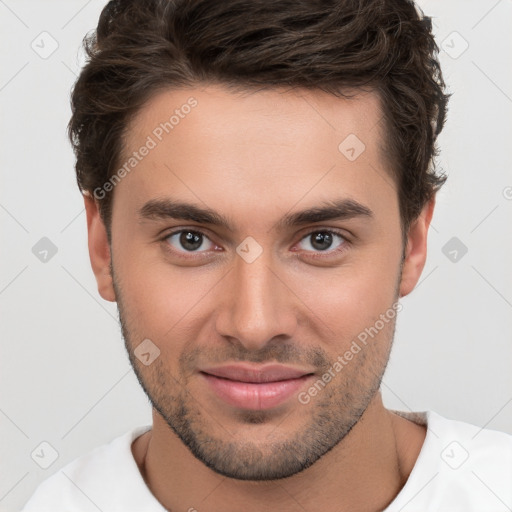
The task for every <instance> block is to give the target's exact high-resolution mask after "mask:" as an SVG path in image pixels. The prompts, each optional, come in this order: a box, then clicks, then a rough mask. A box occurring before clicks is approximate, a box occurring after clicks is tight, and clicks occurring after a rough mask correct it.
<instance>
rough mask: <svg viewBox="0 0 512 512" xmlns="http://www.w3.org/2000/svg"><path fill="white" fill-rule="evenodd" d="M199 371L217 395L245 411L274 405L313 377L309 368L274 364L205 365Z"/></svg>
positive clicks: (282, 401) (287, 398)
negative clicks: (212, 366) (209, 366)
mask: <svg viewBox="0 0 512 512" xmlns="http://www.w3.org/2000/svg"><path fill="white" fill-rule="evenodd" d="M199 373H200V375H201V377H202V378H203V379H204V381H205V383H206V384H207V386H208V387H209V389H210V390H211V391H212V392H213V393H214V394H215V395H216V396H217V397H218V398H220V399H221V400H223V401H224V402H225V403H227V404H229V405H231V406H233V407H236V408H241V409H247V410H265V409H271V408H273V407H277V406H278V405H281V404H283V403H284V402H286V401H287V400H289V399H290V398H291V397H292V396H293V395H294V394H295V393H297V392H298V391H299V390H300V388H301V387H303V386H304V385H305V384H306V382H309V381H310V380H311V379H312V378H313V377H314V373H313V372H312V371H309V370H304V369H299V368H293V367H288V366H282V365H275V364H272V365H266V366H261V365H259V366H250V365H247V364H233V365H226V366H221V367H215V368H205V369H202V370H201V371H200V372H199Z"/></svg>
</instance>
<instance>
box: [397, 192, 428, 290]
mask: <svg viewBox="0 0 512 512" xmlns="http://www.w3.org/2000/svg"><path fill="white" fill-rule="evenodd" d="M435 202H436V200H435V196H434V197H433V198H432V199H431V200H430V201H429V202H428V203H427V204H426V205H425V207H424V208H423V210H422V211H421V213H420V215H419V217H418V218H417V219H416V220H415V221H414V222H413V223H412V224H411V226H410V228H409V232H408V234H407V246H406V249H405V259H404V263H403V267H402V279H401V281H400V297H404V296H405V295H408V294H409V293H411V292H412V290H413V289H414V287H415V286H416V284H417V282H418V280H419V278H420V276H421V272H422V271H423V267H424V266H425V261H426V259H427V235H428V228H429V226H430V221H431V220H432V215H433V213H434V206H435Z"/></svg>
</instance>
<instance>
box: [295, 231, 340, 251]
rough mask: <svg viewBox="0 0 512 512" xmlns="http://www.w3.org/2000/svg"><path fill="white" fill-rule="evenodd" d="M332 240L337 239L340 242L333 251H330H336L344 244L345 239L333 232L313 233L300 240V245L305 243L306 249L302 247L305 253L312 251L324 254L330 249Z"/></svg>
mask: <svg viewBox="0 0 512 512" xmlns="http://www.w3.org/2000/svg"><path fill="white" fill-rule="evenodd" d="M334 238H338V239H339V240H340V243H339V244H338V245H337V246H336V247H335V248H334V249H332V250H336V249H338V248H339V247H340V246H341V245H343V244H344V243H345V238H344V237H343V236H341V235H340V234H339V233H335V232H334V231H313V232H311V233H309V234H308V235H306V236H305V237H304V238H303V239H302V240H301V243H303V242H304V241H306V242H307V243H306V247H303V249H305V250H307V251H310V250H313V251H321V252H326V251H327V250H329V249H331V246H332V245H333V240H334ZM307 246H309V247H307ZM311 248H312V249H311Z"/></svg>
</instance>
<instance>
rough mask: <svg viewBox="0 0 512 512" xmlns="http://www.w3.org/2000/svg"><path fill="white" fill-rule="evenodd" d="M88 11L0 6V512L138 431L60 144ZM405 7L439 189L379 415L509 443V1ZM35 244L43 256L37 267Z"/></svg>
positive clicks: (2, 0) (111, 317)
mask: <svg viewBox="0 0 512 512" xmlns="http://www.w3.org/2000/svg"><path fill="white" fill-rule="evenodd" d="M104 3H105V2H104V1H103V0H89V1H82V0H80V1H77V0H73V1H70V0H66V1H63V0H61V1H56V0H54V1H45V2H43V1H35V0H34V1H28V0H18V1H14V0H0V34H1V38H2V41H1V58H2V64H1V66H0V73H1V74H0V105H1V133H0V140H1V151H0V172H1V178H2V187H1V190H0V222H1V225H2V231H1V237H2V238H1V248H2V253H1V254H2V264H1V266H0V307H1V319H2V324H1V333H2V338H1V351H2V353H1V359H0V361H1V362H0V365H1V366H0V386H1V387H0V389H1V390H2V393H1V396H0V427H1V433H2V435H1V445H0V450H1V451H0V461H1V473H0V510H1V511H13V510H14V511H15V510H19V509H20V508H21V506H22V504H23V503H24V502H25V501H26V499H28V497H29V495H30V494H31V493H32V492H33V490H34V488H35V487H36V485H37V484H38V483H39V482H40V481H42V480H43V479H44V478H46V477H48V476H49V475H50V474H52V473H54V472H55V471H57V470H58V469H59V468H60V467H62V466H63V465H65V464H66V463H67V462H69V461H70V460H72V459H74V458H75V457H77V456H78V455H80V454H82V453H84V452H85V451H88V450H89V449H91V448H93V447H95V446H98V445H99V444H103V443H105V442H107V441H109V440H111V439H113V438H114V437H116V436H118V435H121V434H122V433H124V432H126V431H127V430H128V429H130V428H132V427H133V426H135V425H140V424H149V423H150V422H151V415H150V407H149V403H148V400H147V399H146V398H145V396H144V394H143V392H142V390H141V389H140V388H139V385H138V383H137V381H136V379H135V377H134V375H133V373H132V371H131V369H130V366H129V362H128V358H127V356H126V354H125V352H124V345H123V343H122V339H121V335H120V329H119V326H118V323H117V310H116V307H115V304H111V303H108V302H105V301H103V300H102V299H101V298H100V296H99V295H98V293H97V290H96V283H95V280H94V277H93V274H92V271H91V269H90V265H89V260H88V252H87V245H86V240H87V239H86V222H85V214H84V211H83V203H82V200H81V196H80V194H79V191H78V188H77V187H76V184H75V177H74V172H73V164H74V160H73V155H72V152H71V149H70V146H69V143H68V142H67V139H66V133H65V129H66V123H67V121H68V119H69V115H70V111H69V105H68V98H69V91H70V88H71V86H72V84H73V82H74V80H75V78H76V74H77V72H78V69H79V67H80V63H81V62H82V56H81V54H80V53H79V52H78V49H79V47H80V42H81V39H82V37H83V36H84V34H85V33H86V32H87V31H89V30H91V29H92V28H94V27H95V25H96V22H97V18H98V15H99V12H100V10H101V8H102V7H103V5H104ZM420 5H421V6H422V7H423V9H424V11H425V13H426V14H428V15H432V16H434V21H435V27H436V29H435V30H436V37H437V40H438V44H439V45H440V46H441V47H442V48H443V50H442V51H441V60H442V65H443V69H444V74H445V78H446V81H447V83H448V85H449V89H450V91H451V92H453V93H454V95H453V97H452V99H451V103H450V111H449V116H448V122H447V125H446V127H445V129H444V132H443V134H442V136H441V138H440V147H441V158H440V166H441V167H442V168H443V169H445V170H446V171H447V173H448V174H449V180H448V182H447V184H446V185H445V187H444V188H443V189H442V191H441V192H440V194H439V196H438V201H437V210H436V213H435V216H434V219H433V226H432V229H431V232H430V235H429V244H430V245H429V257H428V261H427V265H426V268H425V270H424V273H423V277H422V280H421V281H420V284H419V285H418V288H417V290H415V291H414V292H413V293H412V295H410V296H409V297H406V298H405V299H403V300H402V304H403V311H402V313H401V314H400V317H399V321H398V325H397V335H396V339H395V346H394V349H393V353H392V356H391V361H390V364H389V367H388V370H387V373H386V375H385V378H384V384H383V394H384V397H385V403H386V405H387V406H388V407H390V408H395V409H401V410H428V409H432V410H435V411H437V412H439V413H440V414H442V415H445V416H447V417H450V418H454V419H460V420H464V421H468V422H471V423H474V424H476V425H478V426H482V427H483V426H486V427H488V428H493V429H497V430H503V431H506V432H510V433H512V372H511V371H510V369H511V362H512V343H511V341H512V340H511V338H512V336H511V331H512V315H511V313H512V286H511V285H512V270H511V265H510V263H511V262H512V236H511V225H512V224H511V220H512V172H511V169H512V161H511V160H512V158H511V152H510V145H511V144H512V127H511V123H510V119H511V114H512V74H511V69H512V67H511V66H510V62H511V57H512V51H511V50H512V48H511V45H512V43H511V41H512V39H511V38H510V36H509V35H508V34H509V27H510V23H511V21H512V1H511V0H500V1H483V0H482V1H468V0H457V1H454V0H451V1H449V2H448V1H446V0H423V1H422V2H420ZM42 32H47V34H43V35H41V33H42ZM57 44H58V48H56V49H55V51H54V52H53V53H51V55H49V53H50V52H51V51H52V50H53V49H54V48H53V47H54V46H55V45H57ZM466 46H467V48H466ZM43 237H47V238H48V239H49V240H51V242H52V243H53V244H54V245H55V247H56V248H57V252H56V254H54V255H53V256H52V252H51V251H50V252H49V253H48V254H47V255H46V261H41V260H40V259H39V258H41V257H43V255H44V253H41V254H39V251H41V250H43V249H44V247H43V249H41V247H39V246H36V244H38V242H39V243H41V244H44V243H45V242H40V240H41V238H43ZM453 237H456V238H457V240H455V241H453V240H452V242H450V243H449V241H450V240H451V239H452V238H453ZM46 243H47V242H46ZM447 243H449V245H448V246H446V244H447ZM451 244H454V245H451ZM461 244H464V246H465V247H467V253H466V254H463V250H461V249H462V245H461ZM34 246H36V249H37V250H34V252H36V254H37V255H38V256H39V258H38V257H36V254H34V252H33V247H34ZM443 248H444V249H443ZM454 250H455V251H457V252H456V254H455V253H454V252H453V251H454ZM455 255H456V256H457V259H456V261H452V260H453V258H454V257H455ZM42 442H47V443H49V444H50V445H51V446H52V447H53V449H54V450H55V451H56V454H57V455H58V456H57V458H56V459H55V461H53V457H52V453H53V452H52V449H51V448H50V447H48V446H47V445H43V447H42V448H41V446H40V445H41V443H42ZM41 449H43V452H44V453H45V455H44V457H39V459H38V458H37V457H36V456H34V459H33V458H32V457H31V454H32V453H34V452H35V453H40V454H41V453H43V452H41ZM34 460H38V462H39V464H37V463H36V462H35V461H34ZM52 461H53V462H52ZM40 464H43V465H48V464H50V465H49V466H48V467H47V468H46V469H43V468H42V467H40Z"/></svg>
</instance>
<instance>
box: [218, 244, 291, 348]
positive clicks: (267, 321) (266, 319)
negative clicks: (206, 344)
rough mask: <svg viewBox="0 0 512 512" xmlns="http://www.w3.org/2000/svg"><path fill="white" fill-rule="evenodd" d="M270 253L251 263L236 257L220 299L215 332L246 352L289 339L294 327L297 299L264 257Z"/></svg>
mask: <svg viewBox="0 0 512 512" xmlns="http://www.w3.org/2000/svg"><path fill="white" fill-rule="evenodd" d="M269 252H270V251H263V253H262V254H261V255H260V256H259V257H258V258H257V259H256V260H255V261H253V262H252V263H248V262H246V261H244V259H243V258H241V257H239V256H236V259H235V262H234V268H233V270H232V271H231V272H229V273H228V275H227V276H226V279H225V280H223V281H224V282H223V297H222V298H220V297H219V305H218V307H219V310H218V314H217V318H216V328H217V332H218V333H219V334H220V335H221V336H224V337H225V338H227V339H229V340H230V341H231V342H237V343H240V344H241V345H242V346H243V347H244V348H245V349H247V350H254V351H256V350H259V349H262V348H264V347H265V346H266V345H267V344H268V343H270V342H271V341H272V340H274V339H275V338H282V339H283V340H284V339H287V338H290V337H292V336H294V333H295V330H296V328H297V318H296V316H297V302H296V301H297V299H296V296H295V294H294V293H293V290H292V289H291V287H290V285H289V284H288V283H287V282H286V279H285V275H283V272H282V271H281V272H280V271H279V269H277V268H275V267H276V265H274V264H273V262H272V261H271V257H270V256H268V257H267V254H268V253H269ZM280 274H281V275H280Z"/></svg>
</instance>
